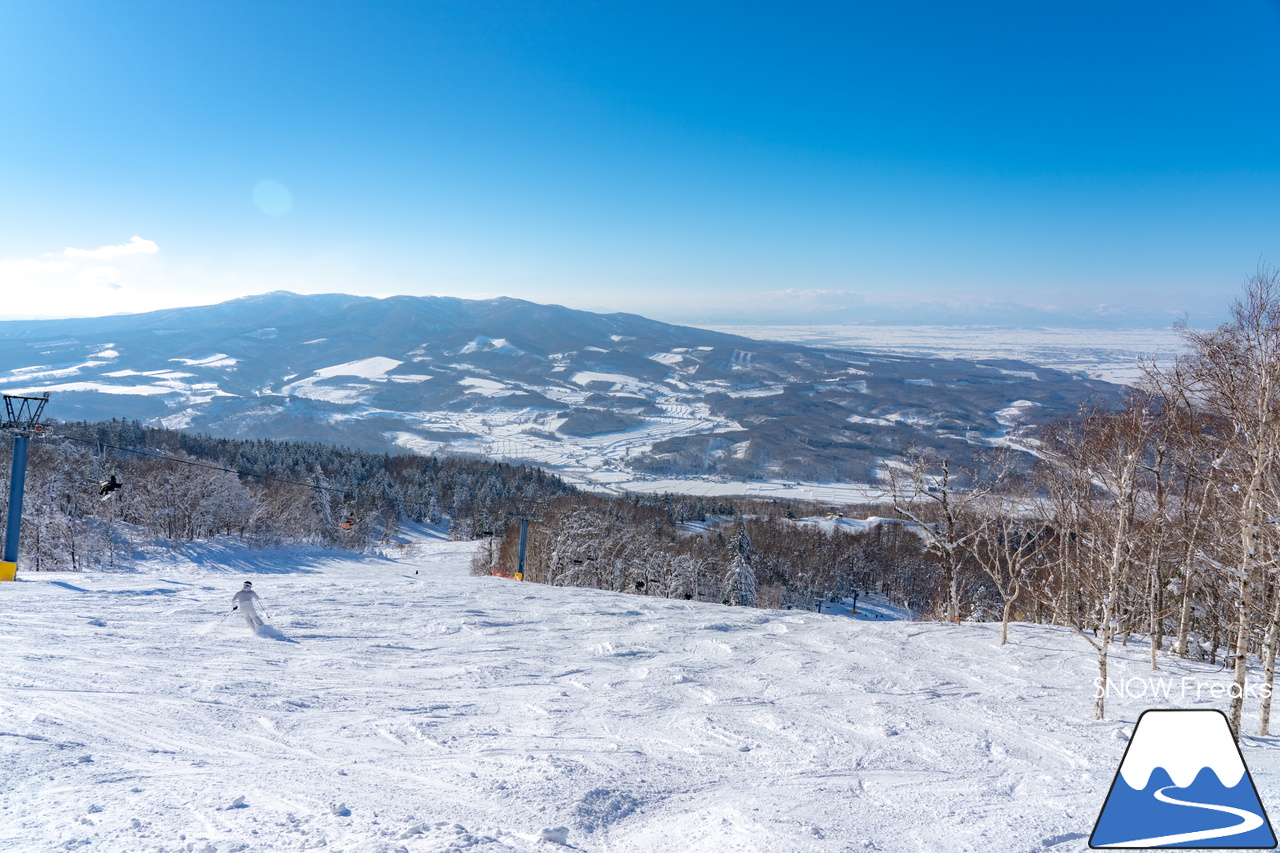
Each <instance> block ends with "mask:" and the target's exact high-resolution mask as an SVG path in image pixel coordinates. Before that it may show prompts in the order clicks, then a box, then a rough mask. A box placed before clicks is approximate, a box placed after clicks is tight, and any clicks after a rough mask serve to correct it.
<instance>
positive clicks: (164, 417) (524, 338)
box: [0, 292, 1118, 486]
mask: <svg viewBox="0 0 1280 853" xmlns="http://www.w3.org/2000/svg"><path fill="white" fill-rule="evenodd" d="M0 367H2V368H3V369H0V390H3V391H4V392H5V393H10V394H15V393H34V392H41V391H46V390H47V391H50V392H52V393H53V400H52V402H51V403H50V405H49V407H48V410H47V412H48V414H49V415H50V416H52V417H54V418H57V419H61V420H79V419H88V420H97V419H103V418H112V417H118V418H131V419H133V418H136V419H139V420H142V421H144V422H147V423H153V424H158V425H164V426H168V427H172V428H179V429H191V430H197V431H201V432H206V433H210V434H213V435H223V436H237V437H270V438H277V437H278V438H291V439H304V440H308V439H309V440H317V441H326V442H336V443H342V444H347V445H350V446H355V447H360V448H363V449H374V450H393V449H408V450H413V451H417V452H423V453H429V452H454V453H466V454H474V455H483V456H490V457H497V458H506V459H510V460H520V461H530V462H533V463H535V464H538V465H542V466H545V467H548V468H553V469H556V470H558V471H559V472H561V473H563V474H565V475H567V476H568V477H569V478H570V479H576V480H579V481H582V482H587V483H594V484H597V485H606V486H607V485H609V484H616V483H626V482H628V481H631V480H636V479H643V478H646V477H672V476H675V477H686V476H702V477H706V476H716V477H728V478H735V479H760V478H763V479H767V480H779V479H803V480H809V481H820V482H821V481H850V480H852V481H857V482H869V481H871V480H872V479H873V477H874V472H875V470H876V469H877V468H878V467H879V466H880V465H881V464H882V463H883V461H884V460H886V459H892V458H894V457H897V456H898V455H899V454H900V453H901V452H902V450H903V449H904V448H905V447H906V446H908V445H909V444H912V443H916V444H924V445H930V446H934V447H938V448H940V449H941V450H943V451H944V452H946V453H948V454H949V455H951V456H952V457H953V458H967V457H968V456H969V455H970V454H971V453H972V452H973V450H974V449H975V448H977V447H982V446H986V445H989V444H991V443H993V442H995V443H998V442H1000V441H1002V440H1008V439H1009V438H1010V437H1012V436H1016V435H1017V434H1018V432H1019V431H1020V430H1023V429H1026V428H1028V427H1034V426H1035V425H1036V424H1039V423H1043V422H1044V421H1046V420H1049V419H1052V418H1056V417H1058V416H1060V415H1062V414H1063V413H1065V412H1068V411H1071V410H1073V409H1075V408H1077V407H1078V406H1079V405H1080V404H1081V403H1082V402H1084V401H1085V400H1086V399H1088V398H1090V397H1099V396H1102V397H1110V396H1113V395H1114V394H1116V393H1117V391H1118V389H1117V387H1116V386H1113V385H1109V384H1107V383H1103V382H1097V381H1094V380H1089V379H1086V378H1084V377H1082V376H1079V375H1073V374H1068V373H1063V372H1061V371H1055V370H1049V369H1044V368H1040V367H1036V366H1034V365H1031V364H1026V363H1023V362H1017V361H999V360H993V361H962V360H940V359H920V358H908V357H901V356H884V355H875V354H870V353H858V352H849V351H842V350H835V349H819V348H813V347H805V346H800V345H796V344H787V343H776V342H766V341H759V340H753V339H750V338H744V337H739V336H735V335H728V334H723V333H719V332H712V331H707V330H703V329H697V328H692V327H687V326H675V325H670V324H666V323H660V322H657V321H654V320H649V319H646V318H644V317H640V316H636V315H633V314H593V313H590V312H585V311H575V310H571V309H568V308H563V307H560V306H556V305H539V304H535V303H531V302H525V301H522V300H518V299H507V298H502V299H490V300H466V299H456V298H447V297H410V296H397V297H392V298H389V299H374V298H369V297H359V296H347V295H341V294H326V295H318V296H299V295H297V294H293V293H284V292H276V293H269V294H265V295H263V296H254V297H248V298H245V299H236V300H233V301H230V302H225V303H222V304H219V305H212V306H207V307H198V308H182V309H176V310H167V311H155V312H151V313H147V314H133V315H116V316H110V317H97V318H89V319H74V320H37V321H11V322H3V323H0Z"/></svg>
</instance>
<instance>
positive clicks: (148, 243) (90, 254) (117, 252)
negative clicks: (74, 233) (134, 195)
mask: <svg viewBox="0 0 1280 853" xmlns="http://www.w3.org/2000/svg"><path fill="white" fill-rule="evenodd" d="M158 251H160V247H159V246H157V245H156V244H155V242H154V241H152V240H144V239H142V238H141V237H138V236H136V235H135V236H134V237H131V238H130V239H129V242H128V243H119V244H117V245H115V246H102V247H100V248H97V249H76V248H73V247H71V246H68V247H67V248H65V249H63V250H62V254H63V255H64V256H65V257H68V258H97V259H100V260H106V259H108V258H118V257H121V256H123V255H154V254H155V253H156V252H158Z"/></svg>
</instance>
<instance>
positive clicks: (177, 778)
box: [0, 540, 1280, 853]
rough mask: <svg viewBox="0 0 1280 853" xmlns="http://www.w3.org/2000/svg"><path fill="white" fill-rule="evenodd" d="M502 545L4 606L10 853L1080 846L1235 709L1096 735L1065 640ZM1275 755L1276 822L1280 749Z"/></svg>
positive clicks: (280, 558)
mask: <svg viewBox="0 0 1280 853" xmlns="http://www.w3.org/2000/svg"><path fill="white" fill-rule="evenodd" d="M472 547H473V546H471V545H469V544H462V543H453V542H448V541H443V540H435V541H426V540H423V541H417V542H413V543H407V544H405V545H404V546H402V547H400V548H397V549H394V550H393V551H392V552H391V553H389V554H388V555H387V556H385V557H376V558H375V557H364V558H357V557H352V556H337V555H334V554H326V553H320V552H301V551H288V552H279V553H275V554H268V555H265V556H264V555H261V554H254V553H252V552H247V551H243V550H236V549H233V548H222V549H217V548H212V547H205V548H203V549H201V550H198V551H188V552H186V553H185V556H184V555H182V554H181V552H178V553H176V555H169V556H161V557H157V558H155V559H153V560H152V561H150V562H149V563H146V564H144V565H141V566H140V567H139V570H138V571H136V572H132V573H119V574H98V575H74V574H49V575H43V574H41V575H37V574H29V573H28V574H20V575H19V578H20V582H18V583H10V584H0V598H2V599H3V601H2V603H0V607H2V608H3V612H4V614H5V616H4V619H3V621H2V622H0V639H2V641H3V647H4V650H5V665H4V666H3V667H0V784H3V787H4V790H5V796H4V797H3V798H0V850H5V851H49V850H78V849H81V848H83V849H84V850H89V851H121V853H123V851H129V853H145V852H146V851H150V852H151V853H158V851H164V853H171V851H204V852H205V853H208V851H216V853H229V851H272V853H276V851H294V850H321V849H322V850H327V851H335V853H336V851H345V853H393V851H408V853H424V851H462V850H465V851H476V853H486V852H487V853H497V851H510V850H518V851H553V850H559V849H562V848H564V849H578V850H585V851H597V853H605V851H615V852H616V853H622V851H634V852H635V853H655V851H656V852H657V853H666V851H671V852H672V853H682V852H683V851H706V853H713V852H714V853H734V852H735V851H761V853H764V851H769V853H774V852H775V851H777V853H806V851H832V853H836V851H851V850H853V851H863V850H874V851H931V852H932V851H983V853H987V851H1041V850H1048V851H1081V850H1084V849H1085V845H1086V843H1087V837H1088V835H1089V833H1090V831H1091V830H1092V827H1093V823H1094V820H1095V818H1096V816H1097V813H1098V810H1099V809H1100V808H1101V806H1102V803H1103V800H1104V799H1105V797H1106V794H1107V790H1108V787H1109V786H1110V784H1111V781H1112V779H1113V777H1114V775H1115V773H1116V770H1117V767H1118V766H1119V763H1120V759H1121V756H1122V754H1123V752H1124V748H1125V744H1126V738H1127V736H1128V734H1129V733H1130V732H1131V731H1132V729H1133V725H1134V722H1135V721H1136V719H1137V717H1138V714H1139V713H1140V712H1141V711H1142V710H1143V709H1144V708H1147V707H1150V706H1152V705H1158V706H1162V707H1168V706H1170V704H1171V702H1172V704H1174V705H1180V706H1183V707H1198V708H1212V707H1223V706H1224V705H1225V701H1226V700H1225V699H1216V700H1211V699H1210V698H1209V696H1208V693H1207V691H1206V692H1204V695H1203V698H1199V697H1198V696H1197V694H1196V692H1195V691H1194V689H1193V691H1192V693H1191V694H1190V696H1189V697H1188V696H1185V695H1184V696H1182V697H1178V696H1177V695H1176V694H1175V697H1174V700H1169V699H1166V698H1164V697H1161V698H1160V699H1159V700H1153V699H1152V698H1151V697H1150V696H1146V697H1145V698H1113V699H1112V700H1111V701H1110V705H1109V707H1110V712H1111V715H1112V719H1111V720H1109V721H1106V722H1093V721H1092V720H1091V719H1090V716H1091V710H1092V696H1091V691H1090V688H1089V685H1090V682H1091V680H1092V678H1093V672H1094V663H1093V661H1092V659H1091V655H1090V654H1089V653H1088V651H1087V647H1086V646H1085V644H1084V642H1083V641H1082V640H1080V639H1079V638H1078V637H1076V636H1074V635H1072V634H1071V633H1070V632H1068V631H1065V630H1060V629H1054V628H1046V627H1028V626H1023V625H1017V626H1014V628H1013V644H1012V645H1009V646H1007V647H1001V646H1000V645H999V626H998V625H978V624H974V625H947V624H937V623H919V622H904V621H890V620H887V619H886V620H883V621H880V620H875V619H870V620H868V621H857V620H855V619H850V618H846V617H845V616H840V615H834V616H833V615H819V614H816V613H803V612H799V611H765V610H751V609H740V608H729V607H723V606H719V605H713V604H701V603H694V602H686V601H668V600H663V599H656V598H647V597H643V596H637V595H621V594H615V593H608V592H600V591H595V590H579V589H558V588H551V587H546V586H539V585H535V584H522V583H519V582H516V581H511V580H505V579H500V578H487V577H486V578H472V577H469V576H468V575H467V572H466V566H467V563H468V560H469V557H470V554H471V551H472ZM246 578H251V579H252V580H253V582H254V588H255V589H256V590H257V591H258V593H259V595H261V596H262V599H263V603H264V604H265V609H266V611H267V615H268V626H269V629H268V628H264V629H263V630H262V631H260V632H259V633H254V632H252V631H250V630H249V629H248V628H247V627H246V625H245V623H244V621H243V620H242V619H240V616H239V614H237V613H229V612H228V608H229V606H230V600H231V596H232V594H233V593H235V592H236V590H238V589H239V588H240V586H241V583H242V582H243V580H245V579H246ZM868 615H869V614H868ZM1145 655H1146V648H1145V647H1144V646H1143V645H1142V644H1140V643H1137V642H1132V643H1130V645H1129V646H1128V647H1127V648H1121V647H1117V648H1116V649H1115V651H1114V653H1113V656H1112V660H1111V667H1112V672H1113V674H1116V675H1119V676H1121V677H1124V678H1129V677H1132V678H1135V679H1138V680H1139V681H1141V680H1142V679H1144V678H1148V677H1152V674H1151V673H1150V672H1149V670H1148V669H1147V666H1146V662H1145ZM1166 666H1167V667H1168V668H1167V670H1166V671H1165V672H1164V673H1160V674H1157V676H1166V677H1170V678H1175V679H1177V678H1182V677H1184V676H1186V677H1188V678H1190V679H1191V683H1192V684H1193V687H1194V685H1195V684H1202V685H1209V686H1212V685H1220V686H1222V687H1225V686H1226V684H1228V683H1229V679H1230V674H1229V673H1215V672H1213V669H1214V668H1213V667H1209V666H1207V665H1203V666H1202V665H1190V664H1181V663H1174V662H1172V661H1170V662H1168V663H1167V664H1166ZM1130 686H1131V687H1132V685H1130ZM1255 706H1256V702H1250V703H1249V706H1248V708H1249V711H1253V710H1254V709H1255ZM1245 724H1246V730H1248V731H1252V730H1254V727H1255V726H1256V719H1254V718H1252V717H1251V716H1250V715H1249V714H1248V713H1247V714H1246V719H1245ZM1244 754H1245V758H1246V760H1247V761H1248V763H1249V766H1250V769H1251V771H1252V774H1253V778H1254V781H1255V782H1256V783H1257V785H1258V789H1259V792H1260V794H1261V796H1262V799H1263V802H1264V803H1266V802H1267V801H1268V800H1269V799H1272V798H1273V795H1274V793H1275V792H1276V790H1277V787H1278V786H1280V759H1278V758H1277V748H1276V742H1275V741H1273V740H1269V739H1257V738H1252V737H1246V738H1245V741H1244ZM1273 811H1274V809H1273Z"/></svg>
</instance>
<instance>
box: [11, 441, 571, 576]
mask: <svg viewBox="0 0 1280 853" xmlns="http://www.w3.org/2000/svg"><path fill="white" fill-rule="evenodd" d="M11 454H12V447H11V446H9V445H8V443H7V442H5V443H4V446H3V448H0V484H2V485H3V489H4V495H5V496H6V501H7V496H8V494H9V489H8V485H9V484H8V475H9V470H10V459H11ZM111 476H115V477H116V478H117V479H118V481H119V482H121V483H123V486H122V487H121V488H120V489H118V490H116V491H113V492H111V493H110V494H109V496H107V498H106V500H103V499H102V497H103V496H101V495H100V494H99V492H100V484H101V483H103V482H105V481H107V480H108V479H109V478H110V477H111ZM573 491H574V489H573V488H572V487H570V486H568V485H567V484H566V483H564V482H563V481H562V480H560V478H558V477H556V476H554V475H551V474H548V473H546V472H545V471H542V470H541V469H538V468H532V467H528V466H514V465H507V464H505V463H500V462H489V461H484V460H475V459H464V458H454V457H435V456H426V457H424V456H416V455H391V454H375V453H367V452H362V451H355V450H349V449H345V448H339V447H332V446H328V445H324V444H318V443H314V442H297V441H270V440H236V439H222V438H212V437H210V436H206V435H196V434H189V433H181V432H176V431H173V430H167V429H158V428H153V427H147V426H143V425H141V424H140V423H138V422H137V421H124V420H115V421H110V422H105V423H55V424H53V425H52V426H50V427H49V428H48V429H47V430H46V431H45V437H43V438H39V439H37V440H34V441H32V443H31V449H30V455H29V458H28V464H27V479H26V488H25V499H24V501H23V512H22V553H21V557H20V561H21V566H22V568H23V569H24V570H34V571H54V570H71V571H80V570H96V569H110V568H114V567H118V566H122V565H127V563H128V561H129V560H130V559H132V557H133V555H134V554H135V553H136V551H137V550H138V549H139V548H140V547H143V546H144V545H147V544H150V543H152V542H155V541H160V542H168V543H181V542H190V541H195V540H202V539H209V538H213V537H219V536H222V537H234V538H236V539H238V540H239V541H242V542H245V543H246V544H250V545H259V546H270V545H283V544H319V545H326V546H331V547H338V548H347V549H352V550H365V549H368V548H370V547H373V546H375V545H377V544H378V543H380V542H386V541H389V540H390V539H391V538H392V537H394V536H395V534H396V532H397V530H398V528H399V525H400V524H401V523H402V522H404V521H411V522H417V523H430V524H442V523H447V524H448V525H449V528H450V531H451V533H452V535H454V536H455V537H457V538H462V539H470V538H472V537H473V536H474V535H477V533H479V532H483V531H487V530H491V529H493V528H495V527H498V526H499V525H501V524H502V523H504V522H505V520H506V519H507V518H509V517H511V516H512V515H514V514H517V513H518V512H519V511H520V509H519V508H520V506H521V504H522V502H527V501H531V500H539V499H544V500H545V499H547V498H551V497H558V496H561V495H566V494H571V493H572V492H573ZM5 510H6V511H7V506H5Z"/></svg>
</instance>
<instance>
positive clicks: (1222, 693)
mask: <svg viewBox="0 0 1280 853" xmlns="http://www.w3.org/2000/svg"><path fill="white" fill-rule="evenodd" d="M1226 696H1230V697H1231V698H1233V699H1237V698H1240V697H1241V696H1244V697H1245V698H1254V699H1267V698H1270V697H1271V685H1270V684H1267V683H1266V682H1257V681H1246V682H1245V683H1244V688H1243V690H1242V689H1241V687H1240V685H1238V684H1235V683H1234V682H1233V683H1231V684H1222V683H1214V684H1209V683H1206V682H1204V681H1200V680H1198V679H1196V678H1193V677H1191V676H1189V675H1184V676H1183V677H1181V678H1156V677H1153V676H1147V677H1146V678H1141V677H1139V676H1134V677H1132V678H1107V679H1106V681H1105V683H1104V682H1103V679H1102V677H1101V676H1099V677H1098V678H1095V679H1094V680H1093V698H1095V699H1099V698H1111V697H1116V698H1120V699H1193V698H1194V699H1201V698H1208V699H1222V698H1224V697H1226Z"/></svg>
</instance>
